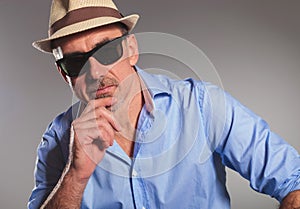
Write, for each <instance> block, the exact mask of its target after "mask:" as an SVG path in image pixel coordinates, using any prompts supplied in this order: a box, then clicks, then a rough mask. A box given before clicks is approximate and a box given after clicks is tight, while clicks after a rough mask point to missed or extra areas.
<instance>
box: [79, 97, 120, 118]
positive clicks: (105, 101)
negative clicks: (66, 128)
mask: <svg viewBox="0 0 300 209" xmlns="http://www.w3.org/2000/svg"><path fill="white" fill-rule="evenodd" d="M116 102H117V99H116V98H115V97H105V98H99V99H95V100H90V101H89V102H88V104H87V106H86V107H85V109H84V110H83V112H82V114H86V113H88V112H91V111H93V110H94V109H96V108H99V107H110V106H112V105H114V104H115V103H116Z"/></svg>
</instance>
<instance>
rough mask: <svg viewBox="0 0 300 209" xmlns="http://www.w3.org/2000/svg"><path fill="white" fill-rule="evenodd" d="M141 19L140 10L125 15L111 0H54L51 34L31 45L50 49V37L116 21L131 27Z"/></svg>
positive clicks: (51, 12) (50, 20)
mask: <svg viewBox="0 0 300 209" xmlns="http://www.w3.org/2000/svg"><path fill="white" fill-rule="evenodd" d="M138 19H139V15H137V14H132V15H129V16H126V17H124V16H123V15H122V14H121V13H120V12H119V10H118V8H117V7H116V5H115V4H114V2H113V1H112V0H53V1H52V6H51V11H50V19H49V31H48V38H45V39H42V40H38V41H35V42H33V43H32V45H33V47H35V48H36V49H38V50H40V51H42V52H45V53H51V52H52V49H51V44H50V43H51V40H54V39H57V38H61V37H64V36H68V35H71V34H74V33H78V32H82V31H85V30H88V29H92V28H96V27H99V26H104V25H108V24H111V23H117V22H121V23H123V24H125V25H126V26H127V28H128V30H129V31H131V30H132V29H133V28H134V26H135V25H136V23H137V21H138Z"/></svg>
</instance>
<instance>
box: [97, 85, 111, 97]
mask: <svg viewBox="0 0 300 209" xmlns="http://www.w3.org/2000/svg"><path fill="white" fill-rule="evenodd" d="M115 89H116V86H115V85H109V86H103V87H100V88H98V89H97V91H96V98H103V97H108V96H112V95H113V92H114V90H115Z"/></svg>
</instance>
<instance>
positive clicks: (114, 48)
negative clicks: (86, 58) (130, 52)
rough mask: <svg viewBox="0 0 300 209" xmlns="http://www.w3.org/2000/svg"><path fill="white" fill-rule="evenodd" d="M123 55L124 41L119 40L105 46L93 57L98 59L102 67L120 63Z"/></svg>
mask: <svg viewBox="0 0 300 209" xmlns="http://www.w3.org/2000/svg"><path fill="white" fill-rule="evenodd" d="M122 55H123V47H122V39H118V40H115V41H112V42H110V43H108V44H106V45H104V46H103V47H101V48H100V49H99V50H98V51H96V52H95V53H94V54H93V55H92V56H93V57H94V58H96V59H97V60H98V61H99V62H100V63H101V64H102V65H110V64H113V63H114V62H116V61H118V60H119V59H120V58H121V57H122Z"/></svg>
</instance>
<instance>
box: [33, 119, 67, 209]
mask: <svg viewBox="0 0 300 209" xmlns="http://www.w3.org/2000/svg"><path fill="white" fill-rule="evenodd" d="M60 143H61V142H60V141H59V136H58V135H57V132H56V130H55V121H54V122H53V123H51V124H50V125H49V127H48V129H47V131H46V132H45V134H44V135H43V138H42V141H41V142H40V144H39V146H38V149H37V160H36V166H35V171H34V175H35V187H34V189H33V191H32V193H31V196H30V198H29V202H28V205H27V207H28V208H29V209H36V208H40V206H41V205H42V204H43V202H44V201H45V199H46V198H47V196H48V195H49V194H50V192H51V191H52V190H53V188H54V187H55V185H56V184H57V182H58V180H59V178H60V176H61V174H62V172H63V169H64V167H65V160H64V156H63V152H62V148H61V146H60Z"/></svg>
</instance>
